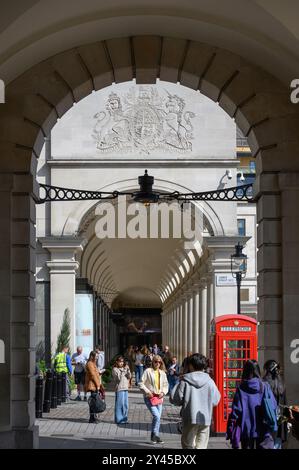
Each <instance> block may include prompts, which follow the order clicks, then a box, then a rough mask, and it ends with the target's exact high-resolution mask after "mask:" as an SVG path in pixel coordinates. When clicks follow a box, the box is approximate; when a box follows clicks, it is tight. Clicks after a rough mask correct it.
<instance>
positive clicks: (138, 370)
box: [135, 366, 143, 385]
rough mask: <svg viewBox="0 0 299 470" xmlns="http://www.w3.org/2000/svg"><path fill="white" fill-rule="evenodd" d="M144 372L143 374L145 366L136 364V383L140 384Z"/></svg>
mask: <svg viewBox="0 0 299 470" xmlns="http://www.w3.org/2000/svg"><path fill="white" fill-rule="evenodd" d="M142 374H143V366H135V382H136V385H138V384H139V382H140V381H141V379H142Z"/></svg>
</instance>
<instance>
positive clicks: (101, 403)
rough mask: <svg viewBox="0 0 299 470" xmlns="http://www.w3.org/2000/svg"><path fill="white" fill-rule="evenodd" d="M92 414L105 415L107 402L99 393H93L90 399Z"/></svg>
mask: <svg viewBox="0 0 299 470" xmlns="http://www.w3.org/2000/svg"><path fill="white" fill-rule="evenodd" d="M88 404H89V411H90V413H103V411H105V410H106V402H105V400H103V399H102V398H101V397H100V395H99V393H92V394H91V396H90V397H89V399H88Z"/></svg>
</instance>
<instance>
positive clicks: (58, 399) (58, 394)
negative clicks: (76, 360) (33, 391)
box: [56, 372, 62, 406]
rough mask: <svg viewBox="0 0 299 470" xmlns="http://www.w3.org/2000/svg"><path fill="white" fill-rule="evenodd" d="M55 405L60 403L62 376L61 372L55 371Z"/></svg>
mask: <svg viewBox="0 0 299 470" xmlns="http://www.w3.org/2000/svg"><path fill="white" fill-rule="evenodd" d="M56 375H57V405H58V406H59V405H61V403H62V402H61V398H62V377H61V372H57V374H56Z"/></svg>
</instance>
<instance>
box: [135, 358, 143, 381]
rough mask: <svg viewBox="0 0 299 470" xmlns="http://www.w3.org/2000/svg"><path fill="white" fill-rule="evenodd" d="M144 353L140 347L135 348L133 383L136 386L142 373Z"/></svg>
mask: <svg viewBox="0 0 299 470" xmlns="http://www.w3.org/2000/svg"><path fill="white" fill-rule="evenodd" d="M143 361H144V355H143V354H142V352H141V350H140V349H137V351H136V354H135V383H136V387H138V384H139V382H140V380H141V377H142V374H143V365H144V362H143Z"/></svg>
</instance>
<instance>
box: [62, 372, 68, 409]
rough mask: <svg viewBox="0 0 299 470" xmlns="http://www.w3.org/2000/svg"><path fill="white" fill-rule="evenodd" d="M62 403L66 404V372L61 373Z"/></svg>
mask: <svg viewBox="0 0 299 470" xmlns="http://www.w3.org/2000/svg"><path fill="white" fill-rule="evenodd" d="M61 390H62V392H61V401H62V403H65V402H66V399H67V396H66V372H61Z"/></svg>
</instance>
